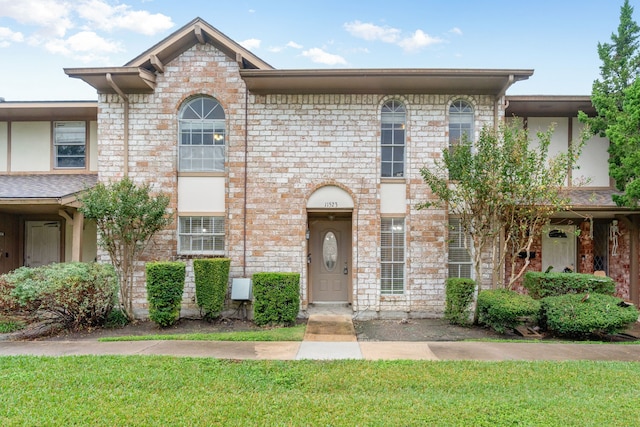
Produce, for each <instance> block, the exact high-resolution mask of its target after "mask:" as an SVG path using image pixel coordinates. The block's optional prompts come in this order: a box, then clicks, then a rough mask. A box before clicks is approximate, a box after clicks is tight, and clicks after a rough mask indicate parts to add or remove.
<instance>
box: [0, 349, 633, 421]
mask: <svg viewBox="0 0 640 427" xmlns="http://www.w3.org/2000/svg"><path fill="white" fill-rule="evenodd" d="M639 388H640V364H638V363H623V362H472V361H468V362H454V361H447V362H433V361H393V362H388V361H378V362H370V361H353V360H351V361H227V360H216V359H200V358H174V357H160V356H152V357H141V356H126V357H124V356H80V357H59V358H44V357H30V356H21V357H4V358H0V407H2V408H3V409H2V410H1V411H0V425H2V426H22V425H41V426H57V425H122V426H125V425H126V426H136V425H140V426H148V425H152V426H153V425H162V426H166V425H189V426H198V425H203V426H204V425H207V426H215V425H224V426H272V425H273V426H284V425H287V426H288V425H295V426H301V425H304V426H316V425H320V426H328V425H331V426H354V425H359V426H391V425H393V426H396V425H399V426H417V425H429V426H507V425H508V426H513V425H519V426H603V425H607V426H613V425H620V426H622V425H637V421H638V414H639V413H640V409H639V408H640V393H638V389H639Z"/></svg>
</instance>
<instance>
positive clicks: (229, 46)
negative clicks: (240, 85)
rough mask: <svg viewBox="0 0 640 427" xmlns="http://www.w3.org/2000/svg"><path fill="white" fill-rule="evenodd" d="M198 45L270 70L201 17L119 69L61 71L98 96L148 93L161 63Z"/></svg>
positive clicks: (245, 65) (246, 65) (242, 63)
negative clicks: (213, 47)
mask: <svg viewBox="0 0 640 427" xmlns="http://www.w3.org/2000/svg"><path fill="white" fill-rule="evenodd" d="M198 43H199V44H205V43H209V44H211V45H213V46H215V47H217V48H218V49H220V50H221V51H222V52H224V53H225V54H227V55H228V56H229V57H230V58H233V59H235V60H236V61H237V62H238V63H239V64H240V68H249V69H267V70H270V69H273V67H272V66H271V65H269V64H267V63H266V62H264V61H263V60H262V59H260V58H258V57H257V56H256V55H254V54H253V53H251V52H250V51H248V50H247V49H245V48H243V47H242V46H240V45H239V44H238V43H236V42H235V41H233V40H231V39H230V38H229V37H227V36H226V35H224V34H223V33H221V32H220V31H218V30H217V29H215V28H213V27H212V26H211V25H209V24H208V23H207V22H206V21H204V20H203V19H202V18H195V19H194V20H192V21H191V22H189V23H188V24H186V25H185V26H183V27H182V28H180V29H178V30H177V31H175V32H174V33H173V34H171V35H169V36H168V37H166V38H165V39H164V40H162V41H160V42H159V43H157V44H156V45H154V46H153V47H151V48H150V49H147V50H146V51H144V52H143V53H142V54H140V55H138V56H137V57H136V58H134V59H132V60H131V61H129V62H127V63H126V64H125V65H124V66H122V67H100V68H65V69H64V72H65V73H66V74H67V75H68V76H69V77H75V78H79V79H81V80H83V81H85V82H86V83H88V84H89V85H90V86H93V87H94V88H96V90H97V91H98V93H120V92H123V93H151V92H153V91H154V89H155V86H156V73H163V72H164V65H165V64H167V63H169V62H170V61H171V60H173V59H175V58H176V57H178V56H179V55H181V54H182V53H183V52H185V51H186V50H188V49H190V48H191V47H192V46H194V45H195V44H198Z"/></svg>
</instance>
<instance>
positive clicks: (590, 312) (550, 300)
mask: <svg viewBox="0 0 640 427" xmlns="http://www.w3.org/2000/svg"><path fill="white" fill-rule="evenodd" d="M587 295H588V298H587V299H585V297H586V296H587ZM637 320H638V309H636V307H634V306H627V305H626V304H625V303H624V302H623V301H622V300H621V299H619V298H616V297H613V296H610V295H602V294H586V295H576V294H567V295H560V296H553V297H547V298H544V299H543V300H542V310H541V324H542V326H543V327H545V328H546V329H547V330H549V331H552V332H555V333H557V334H558V335H562V336H567V337H576V338H581V337H586V336H589V335H591V334H595V333H600V334H612V333H616V332H618V331H620V330H623V329H624V328H625V327H626V326H628V325H629V324H631V323H633V322H636V321H637Z"/></svg>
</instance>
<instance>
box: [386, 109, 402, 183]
mask: <svg viewBox="0 0 640 427" xmlns="http://www.w3.org/2000/svg"><path fill="white" fill-rule="evenodd" d="M406 121H407V113H406V110H405V108H404V105H403V104H402V103H401V102H399V101H387V102H385V104H384V105H383V106H382V114H381V135H382V136H381V142H380V145H381V148H382V156H381V157H382V177H403V176H404V146H405V136H406V129H405V128H406Z"/></svg>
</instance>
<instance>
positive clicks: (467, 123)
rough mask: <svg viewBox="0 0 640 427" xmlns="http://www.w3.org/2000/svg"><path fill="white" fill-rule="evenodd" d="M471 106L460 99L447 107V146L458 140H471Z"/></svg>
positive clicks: (472, 117) (472, 116) (472, 115)
mask: <svg viewBox="0 0 640 427" xmlns="http://www.w3.org/2000/svg"><path fill="white" fill-rule="evenodd" d="M473 119H474V114H473V107H472V106H471V104H469V103H468V102H466V101H463V100H461V99H459V100H457V101H454V102H453V103H452V104H451V106H450V107H449V147H450V148H451V147H452V146H454V145H455V144H458V143H459V142H460V141H466V142H473Z"/></svg>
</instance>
